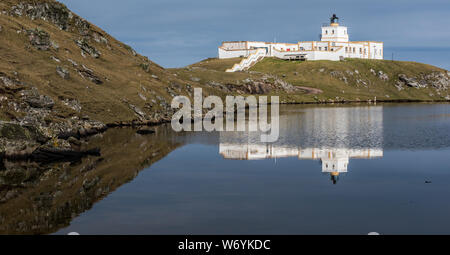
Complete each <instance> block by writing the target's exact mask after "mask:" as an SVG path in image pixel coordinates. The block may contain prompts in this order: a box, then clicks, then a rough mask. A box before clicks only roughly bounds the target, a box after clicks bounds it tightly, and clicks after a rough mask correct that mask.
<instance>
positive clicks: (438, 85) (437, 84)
mask: <svg viewBox="0 0 450 255" xmlns="http://www.w3.org/2000/svg"><path fill="white" fill-rule="evenodd" d="M421 79H422V80H424V81H425V82H426V83H427V84H428V85H429V86H431V87H433V88H435V89H437V90H446V89H448V88H449V87H450V79H449V76H448V75H446V74H445V73H441V72H432V73H430V74H426V75H422V76H421Z"/></svg>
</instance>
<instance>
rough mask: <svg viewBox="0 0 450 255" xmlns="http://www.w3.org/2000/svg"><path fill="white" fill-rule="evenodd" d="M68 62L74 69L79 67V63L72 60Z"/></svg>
mask: <svg viewBox="0 0 450 255" xmlns="http://www.w3.org/2000/svg"><path fill="white" fill-rule="evenodd" d="M67 61H69V62H70V63H71V64H72V65H73V66H74V67H77V66H78V64H77V62H75V61H73V60H72V59H70V58H68V59H67Z"/></svg>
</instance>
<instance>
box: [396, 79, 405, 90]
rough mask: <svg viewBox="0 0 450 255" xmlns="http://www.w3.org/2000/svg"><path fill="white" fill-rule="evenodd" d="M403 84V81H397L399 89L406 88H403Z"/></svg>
mask: <svg viewBox="0 0 450 255" xmlns="http://www.w3.org/2000/svg"><path fill="white" fill-rule="evenodd" d="M403 85H404V83H403V82H401V81H397V82H396V83H395V87H396V88H397V90H398V91H401V90H403V89H404V88H403Z"/></svg>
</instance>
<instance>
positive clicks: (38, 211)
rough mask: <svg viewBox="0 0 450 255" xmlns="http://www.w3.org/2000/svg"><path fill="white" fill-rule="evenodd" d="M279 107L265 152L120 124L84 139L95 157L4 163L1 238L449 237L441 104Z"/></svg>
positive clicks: (226, 139)
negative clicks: (275, 132)
mask: <svg viewBox="0 0 450 255" xmlns="http://www.w3.org/2000/svg"><path fill="white" fill-rule="evenodd" d="M280 110H281V112H280V125H281V126H280V139H279V140H278V141H277V142H275V143H270V144H265V143H261V142H260V134H259V133H257V132H221V133H197V132H194V133H175V132H173V131H172V130H171V128H170V126H159V127H155V131H156V133H155V134H154V135H149V136H143V135H139V134H136V130H135V129H132V128H124V129H111V130H108V131H107V132H106V133H104V134H101V135H97V136H95V137H92V138H91V139H89V141H86V142H85V143H83V145H82V146H83V149H89V148H95V147H99V148H101V156H100V157H93V156H90V157H87V158H84V159H82V160H81V161H79V162H66V163H61V162H60V163H54V164H40V163H34V162H8V161H6V162H2V165H0V234H45V233H54V232H57V231H58V230H59V233H62V234H66V233H68V232H71V231H76V232H81V233H103V234H110V233H117V234H125V233H130V234H135V233H141V234H149V233H150V234H174V233H176V234H191V233H194V234H195V233H197V234H210V233H227V234H237V233H242V234H249V233H252V234H261V233H267V234H273V233H276V234H286V233H295V234H298V233H321V234H323V233H325V234H328V233H353V234H354V233H368V232H370V231H374V230H377V231H380V232H383V233H387V232H388V230H389V231H391V233H398V232H401V233H410V232H411V228H415V231H416V232H415V233H422V232H426V231H428V232H431V233H436V232H438V231H441V232H443V233H448V229H450V221H448V220H447V219H448V217H446V216H447V215H448V213H449V212H450V207H449V206H448V202H447V199H446V196H447V194H449V192H450V191H449V187H448V185H447V183H448V180H449V178H450V172H448V167H447V166H448V165H449V163H450V162H449V157H448V153H449V148H450V132H448V130H449V128H450V107H449V105H448V104H441V105H438V104H437V105H423V104H411V105H409V104H406V105H384V106H381V105H379V106H325V107H323V106H320V107H319V106H285V107H282V108H281V109H280ZM250 124H252V125H253V124H254V123H250ZM219 153H220V154H219ZM374 158H378V159H380V160H372V159H374ZM357 159H364V160H357ZM238 160H242V161H238ZM314 160H316V161H317V164H315V163H314V162H313V161H314ZM144 170H145V171H144ZM310 170H311V171H310ZM320 172H322V173H324V175H326V178H324V176H322V175H321V174H320ZM347 172H348V175H347V176H345V177H344V173H347ZM138 174H139V176H138ZM432 177H435V179H434V180H433V183H432V184H430V185H428V184H426V185H425V184H424V180H425V179H430V178H432ZM328 178H330V179H331V181H332V182H333V183H337V182H338V180H339V178H341V179H340V180H339V182H338V183H339V184H340V185H331V183H330V182H329V181H328ZM132 180H133V182H131V181H132ZM126 183H129V184H128V185H125V184H126ZM424 185H425V186H424ZM119 188H120V189H119ZM106 197H108V199H105V198H106ZM368 198H370V199H368ZM94 205H95V207H94V208H93V206H94ZM374 208H375V209H374ZM417 208H419V210H418V209H417ZM330 211H333V213H335V214H338V215H340V220H339V221H335V220H327V219H329V217H328V216H329V212H330ZM424 213H428V214H427V215H428V216H429V217H425V216H424ZM435 214H439V215H435ZM425 218H426V220H425ZM410 222H415V223H416V225H414V224H410ZM417 222H419V223H420V222H422V223H423V224H422V225H421V224H418V225H417ZM367 225H370V227H369V226H367ZM66 227H67V229H66ZM366 227H367V229H366ZM383 230H385V231H383ZM424 230H426V231H424ZM108 231H109V232H108Z"/></svg>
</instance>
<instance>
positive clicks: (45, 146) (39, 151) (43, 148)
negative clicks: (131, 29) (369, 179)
mask: <svg viewBox="0 0 450 255" xmlns="http://www.w3.org/2000/svg"><path fill="white" fill-rule="evenodd" d="M378 103H381V104H383V103H400V104H408V103H450V101H449V100H440V101H438V100H432V101H431V100H410V99H405V100H377V101H375V102H374V101H371V102H368V101H344V102H343V101H338V102H320V103H319V102H293V103H291V102H285V103H280V105H349V104H358V105H359V104H367V105H374V104H375V105H376V104H378ZM269 105H270V103H269ZM246 108H248V106H246ZM192 121H193V119H192ZM4 123H6V122H4ZM167 123H170V119H165V118H164V119H161V120H159V121H157V122H155V121H146V122H138V121H132V122H122V121H121V122H114V123H108V124H105V125H104V126H103V127H102V128H98V129H97V128H93V129H90V130H85V129H83V128H82V129H79V130H77V131H76V132H71V133H60V134H59V135H58V136H57V138H58V139H60V140H63V141H65V142H67V144H68V145H65V146H62V145H61V146H58V145H56V144H57V142H56V141H54V143H55V145H56V146H49V142H51V141H50V140H51V139H49V140H46V141H45V142H43V141H40V142H39V141H30V142H34V143H35V144H34V147H33V149H31V150H30V149H26V150H17V151H10V152H8V151H6V150H5V151H4V152H3V153H2V154H1V155H0V162H3V161H4V160H8V161H12V162H20V161H34V162H43V163H52V162H56V161H67V162H70V161H73V160H79V159H81V158H83V157H85V156H89V155H101V152H100V151H99V150H97V149H98V148H91V149H89V150H80V149H78V150H77V149H74V148H73V147H77V146H79V145H80V144H81V143H89V141H88V140H89V138H90V137H92V136H95V135H98V134H102V133H104V132H106V131H107V130H109V129H114V128H125V127H131V128H137V129H138V130H139V129H143V128H145V127H155V126H160V125H163V124H167ZM15 124H16V125H19V124H18V123H15ZM81 139H86V140H85V141H81ZM10 140H11V141H14V139H10ZM16 140H19V139H16ZM74 145H75V146H74ZM21 146H22V147H23V144H21ZM18 147H20V146H18ZM93 152H95V153H93ZM65 156H70V157H65Z"/></svg>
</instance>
